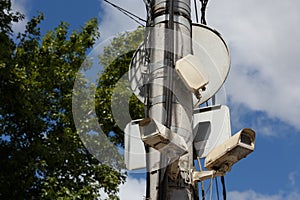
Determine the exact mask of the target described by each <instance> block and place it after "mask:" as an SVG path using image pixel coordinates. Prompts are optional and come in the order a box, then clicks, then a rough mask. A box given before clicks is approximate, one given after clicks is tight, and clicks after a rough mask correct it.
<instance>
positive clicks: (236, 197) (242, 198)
mask: <svg viewBox="0 0 300 200" xmlns="http://www.w3.org/2000/svg"><path fill="white" fill-rule="evenodd" d="M228 199H230V200H297V199H300V194H299V193H298V192H291V193H283V192H281V193H278V194H271V195H268V194H260V193H256V192H255V191H253V190H247V191H243V192H239V191H231V192H229V193H228Z"/></svg>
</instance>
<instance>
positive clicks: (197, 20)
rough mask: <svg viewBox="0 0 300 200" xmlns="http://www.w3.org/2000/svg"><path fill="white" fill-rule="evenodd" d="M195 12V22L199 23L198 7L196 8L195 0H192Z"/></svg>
mask: <svg viewBox="0 0 300 200" xmlns="http://www.w3.org/2000/svg"><path fill="white" fill-rule="evenodd" d="M194 6H195V13H196V22H197V23H199V19H198V9H197V0H194Z"/></svg>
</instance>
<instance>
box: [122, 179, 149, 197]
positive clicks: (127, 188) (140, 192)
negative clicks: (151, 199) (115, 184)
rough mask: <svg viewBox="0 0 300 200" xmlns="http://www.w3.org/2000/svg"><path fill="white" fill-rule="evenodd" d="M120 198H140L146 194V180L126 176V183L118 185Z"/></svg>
mask: <svg viewBox="0 0 300 200" xmlns="http://www.w3.org/2000/svg"><path fill="white" fill-rule="evenodd" d="M119 195H120V199H121V200H142V199H144V197H145V195H146V180H145V179H134V178H132V177H130V176H129V177H127V180H126V183H125V184H123V185H121V186H120V192H119Z"/></svg>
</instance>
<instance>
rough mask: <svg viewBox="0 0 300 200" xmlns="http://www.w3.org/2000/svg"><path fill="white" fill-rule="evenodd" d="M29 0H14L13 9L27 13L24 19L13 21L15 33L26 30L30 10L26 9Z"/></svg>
mask: <svg viewBox="0 0 300 200" xmlns="http://www.w3.org/2000/svg"><path fill="white" fill-rule="evenodd" d="M26 5H27V0H12V10H14V11H15V12H20V13H22V14H24V15H25V19H24V20H23V21H20V22H18V23H13V31H14V33H15V34H17V33H19V32H24V30H25V26H26V24H27V22H28V18H26V16H28V12H29V11H28V10H27V9H26Z"/></svg>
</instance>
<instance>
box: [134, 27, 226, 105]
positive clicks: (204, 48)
mask: <svg viewBox="0 0 300 200" xmlns="http://www.w3.org/2000/svg"><path fill="white" fill-rule="evenodd" d="M192 35H193V37H192V48H193V55H194V56H196V57H198V58H199V60H200V61H201V65H203V66H204V70H205V72H206V73H207V74H208V77H209V83H208V84H207V86H206V90H205V91H203V92H201V95H202V98H201V100H200V102H198V99H196V98H194V99H193V101H194V102H193V103H194V104H196V103H203V102H206V101H207V100H209V99H210V98H211V97H212V96H213V95H214V94H215V93H217V92H218V90H219V89H220V88H221V86H222V85H223V83H224V81H225V79H226V77H227V75H228V72H229V68H230V54H229V50H228V47H227V45H226V43H225V41H224V40H223V38H222V37H221V35H220V34H219V33H218V32H217V31H215V30H213V29H211V28H209V27H207V26H204V25H199V24H194V25H193V26H192ZM186 37H188V36H186ZM145 54H146V53H145V45H144V43H142V44H141V45H140V46H139V48H138V50H137V51H136V52H135V53H134V55H133V58H132V60H131V63H130V67H129V81H130V84H131V89H132V90H133V93H134V94H135V95H136V96H137V98H138V99H139V100H140V101H141V102H143V103H144V102H145V91H144V85H145V84H147V81H148V79H147V66H146V65H145V63H146V59H145Z"/></svg>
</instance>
